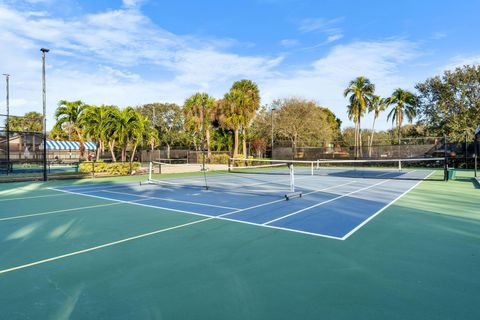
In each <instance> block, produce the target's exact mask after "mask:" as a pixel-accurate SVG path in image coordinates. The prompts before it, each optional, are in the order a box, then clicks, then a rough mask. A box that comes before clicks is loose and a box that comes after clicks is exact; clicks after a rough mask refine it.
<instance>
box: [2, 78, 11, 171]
mask: <svg viewBox="0 0 480 320" xmlns="http://www.w3.org/2000/svg"><path fill="white" fill-rule="evenodd" d="M3 75H4V76H5V82H6V86H7V87H6V89H7V97H6V100H7V101H6V102H7V103H6V104H7V122H6V124H5V129H6V131H7V174H9V173H10V85H9V82H10V75H9V74H7V73H4V74H3Z"/></svg>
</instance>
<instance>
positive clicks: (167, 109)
mask: <svg viewBox="0 0 480 320" xmlns="http://www.w3.org/2000/svg"><path fill="white" fill-rule="evenodd" d="M137 110H138V111H139V112H140V114H142V115H143V116H146V117H148V118H149V119H151V123H152V127H153V128H154V129H155V130H156V132H157V133H158V136H157V137H156V139H157V141H159V143H160V144H164V145H165V146H166V147H167V158H170V149H171V147H172V145H174V144H175V143H177V142H180V141H181V140H182V137H183V135H184V130H183V128H184V115H183V110H182V108H181V107H180V106H178V105H176V104H175V103H149V104H145V105H143V106H141V107H139V108H137ZM154 136H156V134H155V133H154ZM147 140H149V139H147ZM151 147H152V150H153V147H154V146H151Z"/></svg>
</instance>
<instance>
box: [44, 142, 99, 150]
mask: <svg viewBox="0 0 480 320" xmlns="http://www.w3.org/2000/svg"><path fill="white" fill-rule="evenodd" d="M83 145H84V147H85V150H96V149H97V145H96V144H95V142H84V143H83ZM42 147H43V145H42ZM47 149H48V150H80V142H78V141H55V140H47Z"/></svg>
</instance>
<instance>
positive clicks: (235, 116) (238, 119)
mask: <svg viewBox="0 0 480 320" xmlns="http://www.w3.org/2000/svg"><path fill="white" fill-rule="evenodd" d="M243 98H245V96H244V95H242V93H241V92H240V91H239V90H230V91H229V92H227V93H226V94H225V96H224V98H223V99H222V100H220V101H218V103H217V109H218V119H219V122H220V124H221V126H222V127H223V128H225V129H230V130H232V131H233V157H234V158H236V157H237V156H238V140H239V139H238V130H239V129H240V127H241V125H242V123H243V118H242V117H243V112H242V110H241V107H240V106H241V104H242V103H241V101H240V100H241V99H243Z"/></svg>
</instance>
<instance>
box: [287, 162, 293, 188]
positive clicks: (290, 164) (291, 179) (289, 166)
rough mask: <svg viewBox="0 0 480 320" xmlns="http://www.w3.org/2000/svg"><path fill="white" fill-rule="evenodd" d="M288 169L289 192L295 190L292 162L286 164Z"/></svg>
mask: <svg viewBox="0 0 480 320" xmlns="http://www.w3.org/2000/svg"><path fill="white" fill-rule="evenodd" d="M288 169H289V172H290V192H295V174H294V169H293V163H289V164H288Z"/></svg>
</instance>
